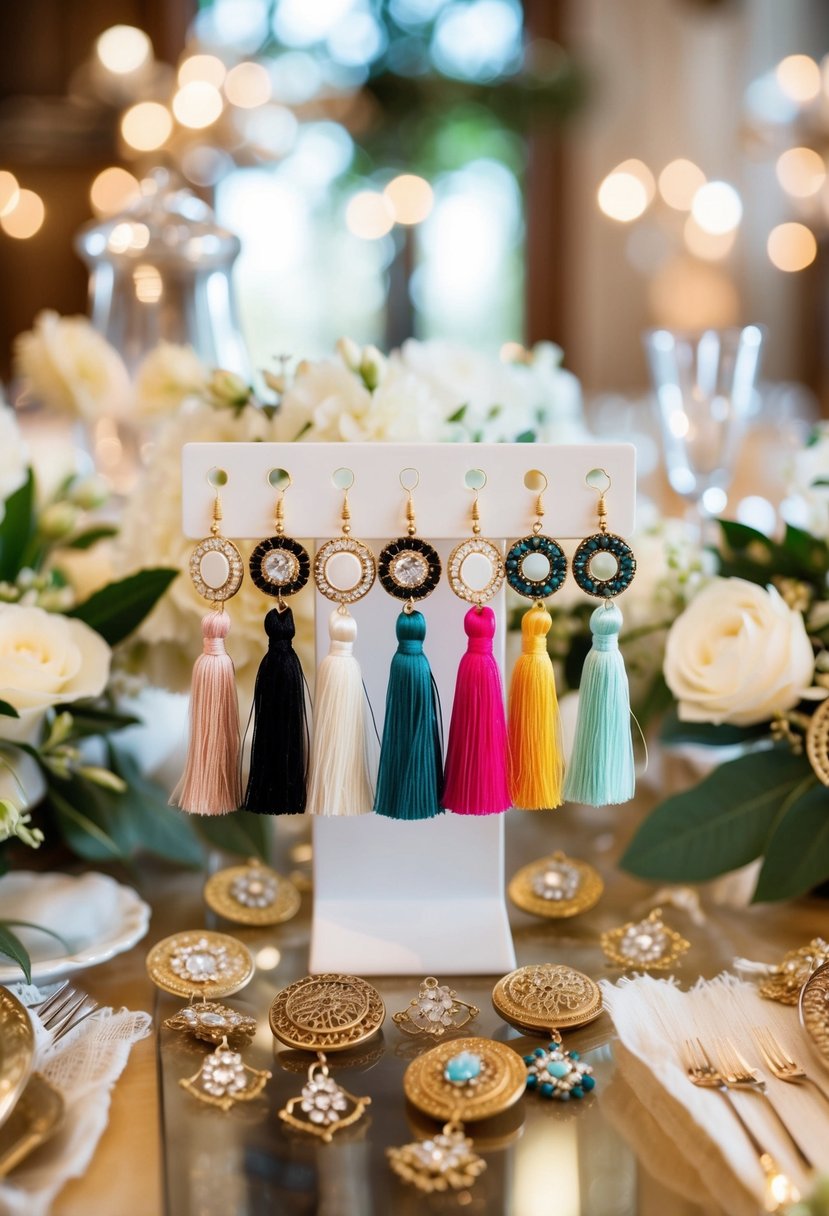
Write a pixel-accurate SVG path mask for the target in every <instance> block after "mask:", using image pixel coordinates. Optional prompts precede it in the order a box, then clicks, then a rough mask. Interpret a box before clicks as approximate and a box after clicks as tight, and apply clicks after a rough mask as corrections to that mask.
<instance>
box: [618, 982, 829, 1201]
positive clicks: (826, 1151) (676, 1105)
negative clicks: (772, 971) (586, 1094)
mask: <svg viewBox="0 0 829 1216" xmlns="http://www.w3.org/2000/svg"><path fill="white" fill-rule="evenodd" d="M601 988H602V997H603V999H604V1003H605V1007H606V1008H607V1009H608V1011H609V1013H610V1016H611V1017H612V1018H613V1021H614V1024H615V1026H616V1030H617V1032H618V1035H619V1039H620V1047H619V1049H618V1052H617V1054H618V1063H619V1070H618V1078H617V1079H614V1081H613V1082H611V1085H610V1086H609V1087H608V1090H607V1091H606V1093H605V1094H604V1096H603V1102H602V1104H603V1108H604V1109H605V1111H606V1113H607V1114H608V1116H609V1118H610V1119H611V1121H612V1122H613V1123H614V1124H615V1125H616V1126H617V1127H618V1128H619V1130H620V1131H621V1132H622V1134H623V1135H624V1136H625V1138H626V1139H628V1140H629V1141H630V1142H631V1143H632V1144H633V1147H634V1149H635V1151H636V1152H637V1153H638V1155H640V1156H641V1158H642V1159H643V1161H644V1164H645V1166H646V1168H647V1169H648V1170H649V1171H650V1173H652V1174H653V1175H654V1176H656V1177H658V1178H661V1179H662V1180H663V1181H664V1182H666V1183H667V1184H668V1185H669V1186H672V1187H673V1189H675V1190H677V1191H679V1192H680V1193H683V1194H685V1195H686V1196H687V1197H688V1198H695V1199H696V1201H697V1202H698V1203H699V1202H700V1188H701V1187H702V1188H704V1189H705V1190H706V1191H707V1192H708V1196H707V1198H708V1200H709V1207H711V1208H712V1209H715V1210H722V1211H723V1212H727V1213H728V1214H729V1216H756V1213H757V1211H758V1209H762V1208H763V1201H764V1193H765V1191H764V1177H763V1172H762V1170H761V1168H760V1166H759V1165H758V1163H757V1158H756V1155H755V1152H754V1150H753V1148H752V1147H751V1144H750V1143H749V1141H748V1139H747V1137H746V1136H745V1133H744V1132H743V1130H742V1128H741V1127H740V1125H739V1123H738V1121H737V1120H736V1118H735V1116H734V1114H733V1112H732V1111H731V1110H730V1109H729V1106H728V1103H727V1102H726V1101H725V1100H724V1099H723V1098H722V1096H721V1095H720V1094H719V1093H717V1092H716V1091H710V1090H704V1089H699V1088H697V1087H695V1086H694V1085H692V1083H691V1082H690V1081H689V1080H688V1078H687V1077H686V1075H685V1071H684V1069H683V1067H682V1063H681V1060H680V1055H679V1049H680V1047H681V1046H682V1043H683V1042H684V1040H685V1039H688V1038H692V1039H693V1038H699V1039H700V1040H701V1041H702V1042H703V1043H704V1044H705V1046H706V1048H707V1050H708V1052H709V1055H711V1054H712V1049H713V1046H714V1042H715V1040H716V1039H717V1038H722V1037H724V1036H727V1037H728V1038H730V1039H731V1041H732V1042H733V1043H734V1044H735V1045H736V1046H737V1048H738V1049H739V1051H740V1053H741V1055H743V1056H744V1057H745V1059H746V1060H747V1061H748V1063H749V1064H750V1065H751V1066H752V1067H756V1068H757V1069H758V1071H759V1074H760V1076H761V1077H763V1078H764V1080H765V1081H766V1082H767V1092H768V1094H769V1097H770V1098H771V1101H772V1103H773V1104H774V1107H775V1108H776V1110H777V1111H778V1112H779V1114H780V1116H781V1118H782V1119H783V1122H784V1123H785V1125H786V1126H787V1127H788V1128H790V1129H791V1131H792V1132H793V1133H794V1135H795V1137H796V1139H797V1141H798V1143H800V1144H801V1145H802V1146H803V1148H804V1149H805V1150H806V1152H807V1154H808V1155H809V1156H810V1157H811V1159H812V1160H813V1161H814V1162H815V1163H816V1165H817V1166H818V1168H820V1169H822V1170H824V1171H826V1170H829V1104H827V1103H826V1101H824V1099H823V1098H821V1097H820V1095H818V1094H815V1093H814V1091H813V1090H812V1088H811V1086H808V1085H802V1084H801V1085H793V1084H791V1083H789V1082H785V1081H778V1080H776V1079H775V1078H774V1077H772V1076H771V1074H770V1072H769V1071H768V1070H767V1069H766V1068H765V1066H764V1064H763V1061H762V1057H761V1056H760V1053H759V1050H758V1048H757V1046H756V1043H755V1041H754V1038H753V1035H752V1027H755V1026H759V1027H764V1028H766V1029H767V1030H769V1031H771V1032H772V1033H773V1034H774V1036H775V1038H776V1039H777V1041H778V1042H779V1044H780V1045H781V1047H783V1048H785V1050H786V1051H787V1053H788V1054H789V1056H791V1058H793V1059H794V1060H796V1061H797V1063H798V1064H799V1065H800V1066H801V1067H802V1068H804V1069H805V1071H806V1073H807V1074H809V1075H811V1076H814V1077H815V1078H816V1079H817V1080H818V1081H819V1082H820V1083H821V1084H822V1086H823V1088H824V1089H829V1075H828V1074H827V1071H826V1066H825V1065H824V1064H823V1063H822V1060H821V1057H820V1056H819V1055H818V1053H817V1052H816V1051H815V1050H814V1049H813V1048H812V1045H811V1041H810V1040H809V1038H808V1036H807V1035H806V1033H805V1031H803V1030H802V1028H801V1027H800V1024H799V1022H798V1019H797V1010H796V1009H793V1008H792V1007H791V1006H786V1005H780V1004H777V1003H776V1002H774V1001H767V1000H764V999H763V998H762V997H760V996H759V994H758V992H757V989H756V987H755V986H754V985H753V984H749V983H745V982H744V981H742V980H738V979H736V978H735V977H734V976H732V975H721V976H718V977H717V978H716V979H714V980H700V981H699V982H698V983H697V984H696V985H695V987H694V988H692V989H691V991H690V992H682V991H681V990H680V989H679V988H678V987H677V986H676V984H675V983H674V981H673V980H664V979H655V978H653V977H652V976H636V977H635V978H633V979H622V980H620V981H619V982H618V984H615V985H614V984H612V983H611V982H610V981H609V980H603V981H602V983H601ZM732 1097H733V1099H734V1101H735V1103H737V1104H738V1105H739V1110H740V1113H741V1115H742V1116H743V1118H744V1119H745V1121H746V1123H748V1125H749V1127H750V1128H751V1129H752V1131H753V1132H754V1134H755V1136H756V1137H757V1139H758V1140H759V1141H760V1143H761V1144H762V1145H763V1147H764V1148H765V1149H767V1151H768V1152H770V1153H771V1154H772V1156H773V1157H774V1158H775V1160H776V1161H777V1163H778V1165H779V1166H780V1168H781V1169H782V1170H783V1171H784V1172H785V1173H786V1174H787V1175H788V1176H789V1178H790V1179H791V1180H792V1182H793V1183H794V1184H795V1186H797V1188H798V1189H799V1190H800V1191H801V1194H807V1193H808V1191H809V1186H810V1183H809V1180H808V1178H807V1176H806V1175H805V1173H804V1171H803V1169H802V1168H801V1166H800V1163H799V1160H798V1158H797V1156H796V1155H795V1153H794V1151H793V1150H792V1148H791V1144H790V1141H789V1139H788V1137H787V1136H786V1134H785V1133H784V1132H783V1130H782V1129H781V1128H780V1126H779V1124H778V1123H777V1121H776V1120H775V1117H774V1114H773V1113H772V1112H771V1111H769V1110H768V1108H767V1104H766V1103H765V1101H764V1100H763V1099H762V1098H761V1097H758V1095H757V1094H754V1093H742V1092H741V1093H738V1092H735V1091H732Z"/></svg>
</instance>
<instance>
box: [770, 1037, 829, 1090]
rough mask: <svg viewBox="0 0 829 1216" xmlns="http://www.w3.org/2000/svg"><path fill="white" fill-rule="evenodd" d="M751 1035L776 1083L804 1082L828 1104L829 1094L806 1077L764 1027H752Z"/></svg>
mask: <svg viewBox="0 0 829 1216" xmlns="http://www.w3.org/2000/svg"><path fill="white" fill-rule="evenodd" d="M751 1033H752V1034H753V1035H754V1041H755V1042H756V1044H757V1047H758V1049H759V1051H760V1055H761V1056H762V1057H763V1061H764V1063H765V1065H766V1068H768V1070H769V1072H770V1073H772V1074H773V1076H775V1077H777V1079H778V1081H791V1082H792V1083H794V1084H795V1085H799V1084H800V1083H801V1081H805V1082H806V1084H807V1085H811V1087H812V1088H813V1089H815V1090H817V1092H818V1093H819V1094H820V1096H821V1097H822V1098H823V1100H824V1101H825V1102H827V1103H829V1093H827V1091H826V1090H825V1089H824V1088H823V1086H822V1085H819V1084H818V1082H817V1081H816V1080H815V1079H814V1077H810V1076H808V1075H807V1073H806V1071H805V1070H804V1069H803V1068H801V1067H800V1065H799V1064H796V1063H795V1061H794V1060H793V1059H792V1057H791V1056H790V1055H789V1054H788V1053H787V1051H786V1049H785V1047H781V1046H780V1042H779V1040H778V1039H776V1038H775V1037H774V1035H773V1034H772V1032H771V1031H770V1030H768V1029H766V1028H765V1027H761V1026H754V1027H753V1028H752V1031H751Z"/></svg>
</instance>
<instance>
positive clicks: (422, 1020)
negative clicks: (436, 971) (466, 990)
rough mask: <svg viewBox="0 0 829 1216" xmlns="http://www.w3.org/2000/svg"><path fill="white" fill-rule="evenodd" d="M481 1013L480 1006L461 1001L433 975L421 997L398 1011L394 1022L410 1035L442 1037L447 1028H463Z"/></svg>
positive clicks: (429, 978) (422, 990) (424, 983)
mask: <svg viewBox="0 0 829 1216" xmlns="http://www.w3.org/2000/svg"><path fill="white" fill-rule="evenodd" d="M480 1012H481V1011H480V1009H479V1008H478V1006H477V1005H470V1004H469V1003H468V1002H467V1001H461V1000H459V999H458V997H457V996H456V995H455V993H454V991H453V990H452V989H451V988H448V987H447V986H446V985H445V984H439V983H438V981H437V980H436V979H435V978H434V976H431V975H430V976H428V977H427V978H426V979H425V980H423V982H422V983H421V985H420V990H419V991H418V994H417V996H415V997H412V999H411V1001H409V1004H408V1006H407V1007H406V1008H405V1009H403V1010H402V1011H401V1012H400V1013H395V1014H394V1015H393V1016H392V1021H393V1022H394V1024H395V1026H397V1027H399V1028H400V1030H403V1031H405V1033H406V1034H429V1035H432V1036H433V1037H434V1038H440V1037H441V1036H442V1035H444V1034H446V1032H447V1030H461V1029H462V1028H463V1027H464V1026H466V1025H467V1023H468V1022H471V1021H472V1019H473V1018H476V1017H477V1016H478V1014H479V1013H480ZM459 1014H460V1015H461V1017H460V1020H458V1015H459Z"/></svg>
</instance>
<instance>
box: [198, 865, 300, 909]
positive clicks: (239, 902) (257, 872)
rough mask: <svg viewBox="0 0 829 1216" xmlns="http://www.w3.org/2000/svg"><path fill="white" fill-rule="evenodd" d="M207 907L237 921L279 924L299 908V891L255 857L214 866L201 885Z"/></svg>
mask: <svg viewBox="0 0 829 1216" xmlns="http://www.w3.org/2000/svg"><path fill="white" fill-rule="evenodd" d="M204 899H205V903H206V904H207V906H208V907H209V908H212V910H213V911H214V912H216V913H218V915H219V916H223V917H224V918H225V920H232V921H234V922H235V923H236V924H238V925H279V924H281V923H282V922H283V921H286V920H290V919H291V917H292V916H296V914H297V912H298V911H299V904H300V898H299V891H297V889H296V887H295V886H294V884H293V883H292V882H289V881H288V879H287V878H283V877H282V876H281V875H280V874H277V873H276V871H275V870H271V869H269V868H268V866H265V865H262V863H261V862H260V861H258V860H256V858H252V859H251V860H250V861H249V862H248V863H247V865H245V866H229V867H228V868H227V869H225V870H218V871H217V872H216V873H215V874H212V875H211V876H210V878H208V880H207V882H206V883H205V885H204Z"/></svg>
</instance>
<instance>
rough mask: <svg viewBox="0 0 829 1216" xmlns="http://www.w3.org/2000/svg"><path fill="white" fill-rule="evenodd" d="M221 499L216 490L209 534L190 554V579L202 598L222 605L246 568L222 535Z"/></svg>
mask: <svg viewBox="0 0 829 1216" xmlns="http://www.w3.org/2000/svg"><path fill="white" fill-rule="evenodd" d="M221 522H222V500H221V496H220V494H219V491H218V489H217V490H216V497H215V499H214V500H213V520H212V522H211V524H210V535H209V536H205V537H204V539H203V540H200V541H199V543H198V544H197V545H196V547H195V549H194V550H193V552H192V553H191V554H190V578H191V579H192V580H193V586H194V587H195V588H196V590H197V591H198V593H199V595H200V596H201V597H202V599H205V600H208V601H209V602H210V603H212V604H221V603H224V601H225V600H229V599H231V598H232V597H233V596H234V595H235V594H236V592H237V591H238V590H239V588H240V587H241V585H242V578H243V577H244V573H245V568H244V564H243V562H242V555H241V553H240V552H239V550H238V549H237V548H236V546H235V545H234V544H233V542H232V541H229V540H228V539H227V537H226V536H222V534H221Z"/></svg>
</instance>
